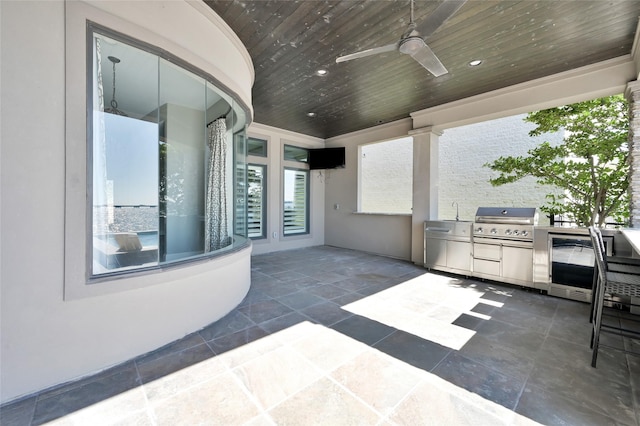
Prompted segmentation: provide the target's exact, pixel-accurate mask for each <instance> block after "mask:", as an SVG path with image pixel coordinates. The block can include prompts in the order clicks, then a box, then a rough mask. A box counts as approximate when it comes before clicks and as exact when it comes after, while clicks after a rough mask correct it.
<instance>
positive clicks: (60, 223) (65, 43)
mask: <svg viewBox="0 0 640 426" xmlns="http://www.w3.org/2000/svg"><path fill="white" fill-rule="evenodd" d="M94 6H98V7H100V8H102V7H103V8H106V9H107V10H99V9H95V8H94ZM78 7H89V8H90V9H91V10H93V12H92V14H93V15H92V18H93V19H94V20H95V21H96V22H98V23H102V24H103V25H107V26H111V25H119V26H120V27H121V28H124V29H127V32H128V30H129V29H131V30H132V31H137V30H141V29H142V27H145V29H144V31H142V32H138V33H136V34H131V35H133V36H136V37H141V38H143V39H145V38H146V37H147V36H149V37H150V38H151V39H149V40H147V41H148V42H150V43H154V44H160V46H159V47H162V48H165V49H167V50H169V51H171V52H172V53H174V54H175V55H176V56H179V57H181V58H183V59H185V60H187V61H189V62H191V63H193V64H195V65H196V66H198V67H201V68H203V69H205V70H206V71H207V72H209V73H211V74H212V75H215V76H217V77H219V80H220V81H225V82H226V85H227V87H232V88H234V89H237V93H236V94H237V95H238V96H239V97H241V98H242V99H243V100H244V101H245V102H246V103H248V104H249V105H250V103H251V99H250V93H251V83H252V81H253V69H252V66H251V62H250V59H249V58H248V55H247V53H246V50H245V51H243V48H242V46H241V45H239V44H238V40H236V39H234V38H233V35H232V34H230V33H229V30H228V28H226V29H224V30H223V31H218V29H215V30H214V29H213V27H215V26H216V25H224V24H221V23H220V22H218V23H216V18H217V17H216V16H214V15H212V14H211V13H212V12H211V11H210V10H209V9H208V8H206V5H204V4H201V3H200V2H193V3H188V2H183V1H166V2H163V1H154V2H139V1H122V2H100V3H96V4H95V5H93V6H86V4H83V3H82V2H77V1H74V2H69V3H67V4H65V3H64V2H62V1H57V0H52V1H2V2H0V43H1V46H0V54H1V61H0V64H1V65H0V87H1V94H2V109H1V111H0V123H1V124H0V138H1V141H2V144H1V146H0V149H1V155H0V173H1V181H0V194H1V199H0V209H1V210H0V252H1V253H2V257H1V265H0V269H1V270H0V281H1V289H0V339H1V341H0V402H6V401H9V400H12V399H14V398H17V397H19V396H21V395H25V394H29V393H31V392H34V391H37V390H40V389H43V388H46V387H48V386H51V385H55V384H58V383H61V382H64V381H67V380H71V379H75V378H78V377H81V376H83V375H87V374H90V373H94V372H96V371H99V370H101V369H104V368H106V367H109V366H112V365H115V364H118V363H120V362H122V361H124V360H127V359H129V358H131V357H134V356H136V355H138V354H141V353H144V352H147V351H149V350H152V349H154V348H156V347H159V346H162V345H163V344H166V343H168V342H170V341H172V340H175V339H177V338H180V337H182V336H184V335H185V334H188V333H190V332H193V331H195V330H197V329H199V328H201V327H203V326H205V325H207V324H209V323H211V322H213V321H215V320H217V319H219V318H220V317H222V316H223V315H225V314H226V313H227V312H229V311H230V310H231V309H233V307H235V306H236V305H237V304H238V303H239V302H240V301H241V300H242V298H243V297H244V295H245V294H246V292H247V291H248V288H249V285H250V252H251V250H250V248H246V249H244V250H241V251H240V252H236V253H234V254H229V255H226V256H224V257H219V258H214V259H211V260H208V261H202V262H198V263H194V264H190V265H183V266H182V267H179V268H169V269H167V270H164V271H159V272H156V273H151V274H144V275H142V276H138V277H130V278H127V279H119V280H112V281H106V282H101V283H98V284H92V285H86V284H84V283H83V282H82V280H84V279H85V278H84V277H85V275H84V271H85V267H86V261H85V259H86V257H85V254H81V255H78V256H69V251H70V250H71V252H74V250H76V251H75V252H80V253H84V251H83V250H84V249H83V248H82V247H83V246H84V245H83V244H82V243H80V245H79V247H78V246H74V245H73V244H70V242H71V241H74V240H73V238H75V237H77V235H84V233H86V232H87V230H86V224H85V222H84V212H85V209H86V205H85V201H84V200H85V198H86V192H85V191H86V184H85V183H84V179H85V175H84V174H83V173H82V172H81V171H80V172H78V169H79V170H83V167H84V166H83V164H84V161H86V157H85V156H84V151H83V149H84V148H83V145H86V143H85V142H84V137H85V136H84V134H85V132H84V129H85V127H84V126H85V124H84V120H85V108H84V106H83V102H84V99H85V98H84V97H83V96H82V93H84V90H85V86H84V84H83V81H84V80H83V79H84V75H85V70H86V67H85V65H84V60H81V61H80V63H81V69H77V68H75V67H74V66H73V65H71V66H70V64H69V62H68V59H69V58H70V56H69V55H81V56H82V55H84V52H85V50H84V46H85V40H86V39H85V37H84V36H80V38H79V39H78V38H76V37H71V39H70V34H69V33H68V32H67V33H66V28H68V27H66V26H65V25H69V24H71V23H72V22H71V21H73V20H74V18H72V17H70V16H69V15H65V13H66V12H67V13H68V12H69V11H70V9H74V8H75V10H76V11H77V8H78ZM94 9H95V10H94ZM94 12H95V13H94ZM135 22H141V23H142V24H141V25H140V26H137V25H136V24H135ZM76 23H77V22H76ZM169 23H170V25H169ZM82 26H83V23H82V22H80V27H82ZM81 32H82V33H83V31H81ZM212 33H215V34H216V36H217V37H218V39H217V41H216V43H210V42H208V41H206V37H204V38H203V39H200V41H198V40H193V42H190V41H189V38H193V37H196V36H197V35H198V34H200V35H201V34H209V35H211V34H212ZM83 34H84V33H83ZM76 45H79V46H81V48H80V49H81V50H80V52H78V50H77V49H75V48H74V47H73V46H76ZM186 47H188V49H187V48H186ZM69 49H71V50H72V51H69ZM214 51H215V52H218V53H220V54H224V53H225V52H227V53H228V55H226V56H224V55H223V56H224V57H225V61H223V62H224V63H220V64H215V63H212V62H211V61H210V58H212V57H220V55H217V56H215V55H214V56H212V55H211V53H214ZM70 76H72V77H74V78H70ZM67 79H69V80H67ZM66 81H69V83H68V84H67V83H66ZM78 94H79V95H78ZM74 111H75V112H74ZM77 111H80V112H79V113H77ZM78 134H79V136H78ZM78 147H80V148H78ZM78 161H79V162H82V163H78ZM79 166H82V167H79ZM69 213H77V215H78V217H80V220H76V221H74V220H69ZM71 216H73V215H71ZM65 239H66V241H67V242H66V243H65ZM82 241H84V240H82ZM78 250H79V251H78ZM70 279H71V280H75V281H77V282H76V285H77V286H78V288H76V291H77V292H79V294H80V293H81V295H80V296H78V297H67V296H68V294H66V292H67V290H69V288H68V287H69V284H70V282H69V280H70Z"/></svg>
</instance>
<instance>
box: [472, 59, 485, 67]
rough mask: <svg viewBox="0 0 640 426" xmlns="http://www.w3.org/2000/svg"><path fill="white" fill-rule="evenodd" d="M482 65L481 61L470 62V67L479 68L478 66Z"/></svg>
mask: <svg viewBox="0 0 640 426" xmlns="http://www.w3.org/2000/svg"><path fill="white" fill-rule="evenodd" d="M481 63H482V60H480V59H474V60H473V61H470V62H469V66H470V67H477V66H478V65H480V64H481Z"/></svg>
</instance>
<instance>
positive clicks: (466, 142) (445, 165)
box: [438, 114, 563, 224]
mask: <svg viewBox="0 0 640 426" xmlns="http://www.w3.org/2000/svg"><path fill="white" fill-rule="evenodd" d="M524 117H526V114H521V115H516V116H511V117H504V118H499V119H496V120H490V121H484V122H482V123H476V124H470V125H467V126H461V127H456V128H452V129H447V130H445V131H444V133H443V134H442V136H440V157H439V163H438V167H439V178H440V179H439V188H438V217H439V218H440V219H454V218H455V217H456V207H455V206H453V203H454V202H455V203H458V208H459V212H460V213H459V214H460V219H461V220H473V219H474V217H475V213H476V210H477V208H478V207H485V206H486V207H494V206H495V207H502V206H505V207H538V208H540V206H541V205H542V204H544V203H545V202H546V200H545V196H546V194H548V193H551V192H554V191H555V192H558V190H557V188H554V187H551V186H547V185H538V184H537V183H536V181H535V179H534V178H532V177H526V178H524V179H521V180H519V181H518V182H514V183H511V184H507V185H503V186H497V187H494V186H492V185H491V184H490V183H489V179H490V178H491V177H496V176H498V173H497V172H493V171H491V169H489V168H488V167H484V164H486V163H490V162H492V161H493V160H496V159H498V158H499V157H501V156H520V155H526V154H527V151H528V150H530V149H532V148H535V147H536V146H537V145H539V144H541V143H542V142H544V141H548V142H550V143H551V144H553V145H556V144H558V143H560V142H562V137H563V132H557V133H553V134H545V135H541V136H537V137H531V136H529V134H528V133H529V131H531V130H532V129H533V128H535V125H534V124H532V123H527V122H524V121H523V118H524ZM539 213H540V224H548V223H549V220H548V218H546V217H545V215H544V213H542V212H540V211H539Z"/></svg>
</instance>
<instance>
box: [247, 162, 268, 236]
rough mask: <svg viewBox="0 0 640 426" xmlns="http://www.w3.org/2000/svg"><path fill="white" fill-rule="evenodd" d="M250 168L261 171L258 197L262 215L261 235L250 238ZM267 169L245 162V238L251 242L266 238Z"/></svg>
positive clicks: (261, 165) (258, 164) (264, 166)
mask: <svg viewBox="0 0 640 426" xmlns="http://www.w3.org/2000/svg"><path fill="white" fill-rule="evenodd" d="M251 167H259V168H261V169H262V182H261V184H262V196H261V197H260V198H261V200H260V204H261V208H262V214H261V215H260V222H261V229H262V233H261V235H259V236H251V235H250V233H249V222H250V221H249V218H248V216H249V210H250V196H249V193H248V188H249V184H250V183H251V182H250V180H249V177H248V175H249V169H250V168H251ZM267 182H268V167H267V165H266V164H260V163H250V162H247V237H248V238H250V239H251V240H264V239H266V238H267V225H268V222H267V212H268V209H267V200H268V197H267V194H268V192H267V190H268V188H267V187H268V184H267Z"/></svg>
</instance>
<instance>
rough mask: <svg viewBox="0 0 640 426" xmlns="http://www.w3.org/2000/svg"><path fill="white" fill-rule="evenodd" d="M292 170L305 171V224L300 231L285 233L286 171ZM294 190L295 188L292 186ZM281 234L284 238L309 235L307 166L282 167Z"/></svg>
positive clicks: (309, 208)
mask: <svg viewBox="0 0 640 426" xmlns="http://www.w3.org/2000/svg"><path fill="white" fill-rule="evenodd" d="M287 170H289V171H294V172H303V173H305V197H304V198H305V199H304V207H305V214H304V220H305V226H304V231H302V232H294V233H287V226H286V223H285V222H286V219H285V212H286V208H285V202H286V201H285V192H286V186H285V185H286V184H287V182H286V172H287ZM294 191H295V188H294ZM282 195H283V196H282V236H283V237H284V238H288V237H297V236H302V235H309V234H310V233H311V223H310V222H311V171H310V170H309V169H308V168H300V167H289V166H284V167H283V168H282Z"/></svg>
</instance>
